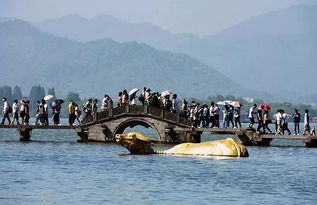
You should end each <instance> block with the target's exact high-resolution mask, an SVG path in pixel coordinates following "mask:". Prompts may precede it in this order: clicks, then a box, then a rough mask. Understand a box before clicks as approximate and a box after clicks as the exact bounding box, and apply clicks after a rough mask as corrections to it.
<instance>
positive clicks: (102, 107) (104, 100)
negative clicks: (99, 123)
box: [101, 95, 108, 111]
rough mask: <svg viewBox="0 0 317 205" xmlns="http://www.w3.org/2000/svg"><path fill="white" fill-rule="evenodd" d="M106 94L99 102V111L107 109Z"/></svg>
mask: <svg viewBox="0 0 317 205" xmlns="http://www.w3.org/2000/svg"><path fill="white" fill-rule="evenodd" d="M107 96H108V95H105V97H104V98H103V99H102V102H101V111H106V110H107V109H108V104H107Z"/></svg>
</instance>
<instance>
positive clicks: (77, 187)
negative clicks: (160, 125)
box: [0, 129, 317, 204]
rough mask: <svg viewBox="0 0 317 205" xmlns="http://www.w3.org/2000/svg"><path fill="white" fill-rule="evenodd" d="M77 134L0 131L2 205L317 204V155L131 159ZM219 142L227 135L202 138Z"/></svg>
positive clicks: (303, 151) (309, 151)
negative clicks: (22, 138)
mask: <svg viewBox="0 0 317 205" xmlns="http://www.w3.org/2000/svg"><path fill="white" fill-rule="evenodd" d="M130 131H131V130H130ZM133 131H136V130H133ZM137 131H141V132H142V133H144V134H145V135H148V136H152V135H153V133H149V132H148V131H149V130H144V129H141V130H137ZM150 131H151V130H150ZM152 131H153V130H152ZM75 135H76V133H75V131H71V130H60V131H57V130H55V131H54V130H35V131H33V133H32V139H33V141H32V142H28V143H21V142H19V141H18V139H19V136H18V133H17V131H16V130H0V204H70V203H73V204H231V203H232V204H273V203H274V204H275V203H277V204H286V203H291V204H314V203H315V202H316V201H317V196H316V192H317V188H316V187H317V186H316V183H317V163H316V159H317V149H313V148H305V147H297V146H299V145H295V147H292V146H291V147H278V146H274V147H248V150H249V154H250V157H248V158H239V159H232V158H231V159H225V160H224V159H221V158H214V157H212V158H211V157H194V156H186V157H183V156H182V157H180V156H168V155H130V154H128V150H127V149H125V148H124V147H122V146H119V145H117V144H114V143H108V144H103V143H87V144H86V143H76V142H75ZM216 138H221V136H213V137H210V136H209V135H203V138H202V139H203V140H204V141H207V140H212V139H216ZM298 142H299V141H298ZM299 143H300V142H299ZM169 147H170V146H165V145H157V146H155V148H162V149H167V148H169Z"/></svg>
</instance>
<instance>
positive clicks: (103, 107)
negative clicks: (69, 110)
mask: <svg viewBox="0 0 317 205" xmlns="http://www.w3.org/2000/svg"><path fill="white" fill-rule="evenodd" d="M107 98H108V95H105V96H104V98H103V99H102V101H101V111H106V110H107V109H108V103H107ZM68 107H69V106H68Z"/></svg>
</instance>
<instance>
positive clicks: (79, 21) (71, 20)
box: [34, 15, 198, 48]
mask: <svg viewBox="0 0 317 205" xmlns="http://www.w3.org/2000/svg"><path fill="white" fill-rule="evenodd" d="M34 25H35V26H36V27H37V28H39V29H40V30H42V31H45V32H48V33H51V34H54V35H57V36H61V37H67V38H71V39H74V40H78V41H81V42H88V41H92V40H98V39H104V38H110V39H113V40H114V41H119V42H127V41H128V42H129V41H138V42H143V43H147V44H150V45H154V46H156V47H157V48H166V47H170V46H178V45H179V44H182V43H184V42H186V41H189V40H191V39H196V38H198V37H196V36H195V35H193V34H172V33H170V32H168V31H166V30H164V29H162V28H160V27H158V26H155V25H153V24H150V23H139V24H133V23H129V22H126V21H122V20H119V19H117V18H114V17H111V16H107V15H100V16H97V17H95V18H92V19H85V18H83V17H81V16H78V15H68V16H64V17H61V18H57V19H50V20H46V21H42V22H37V23H34Z"/></svg>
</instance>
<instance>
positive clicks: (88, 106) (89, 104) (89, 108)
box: [83, 99, 92, 118]
mask: <svg viewBox="0 0 317 205" xmlns="http://www.w3.org/2000/svg"><path fill="white" fill-rule="evenodd" d="M83 110H84V113H85V116H84V118H86V117H90V116H91V112H92V99H88V101H87V102H85V104H84V105H83Z"/></svg>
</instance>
